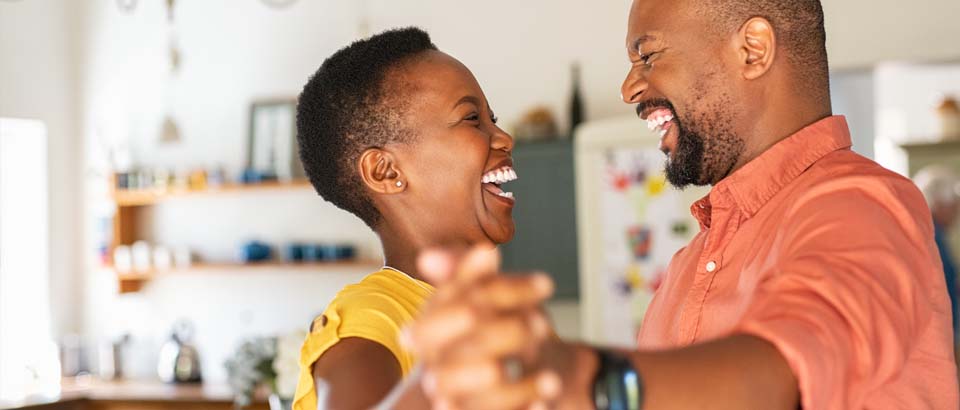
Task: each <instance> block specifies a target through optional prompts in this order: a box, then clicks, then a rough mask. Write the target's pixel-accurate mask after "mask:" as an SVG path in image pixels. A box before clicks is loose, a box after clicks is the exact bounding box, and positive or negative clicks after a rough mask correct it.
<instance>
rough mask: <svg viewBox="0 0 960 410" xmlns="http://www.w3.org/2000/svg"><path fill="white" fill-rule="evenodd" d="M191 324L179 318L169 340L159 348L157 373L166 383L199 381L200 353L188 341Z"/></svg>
mask: <svg viewBox="0 0 960 410" xmlns="http://www.w3.org/2000/svg"><path fill="white" fill-rule="evenodd" d="M193 332H194V329H193V325H192V324H191V323H190V322H188V321H186V320H180V321H177V322H176V323H175V324H174V325H173V331H172V332H171V334H170V340H167V342H166V343H164V344H163V347H161V348H160V359H159V361H158V363H157V374H158V375H159V376H160V380H162V381H164V382H166V383H199V382H200V381H201V380H202V378H201V376H200V353H199V352H198V351H197V348H196V347H194V346H193V345H192V344H191V343H190V339H191V338H193Z"/></svg>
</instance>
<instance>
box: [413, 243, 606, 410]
mask: <svg viewBox="0 0 960 410" xmlns="http://www.w3.org/2000/svg"><path fill="white" fill-rule="evenodd" d="M498 265H499V256H498V254H497V252H496V251H487V250H473V251H471V252H469V253H467V254H466V255H465V256H464V257H463V258H460V259H456V258H454V257H453V256H452V255H450V254H446V253H441V252H430V253H427V254H424V255H423V256H422V257H421V258H420V264H419V271H420V273H421V274H422V275H424V276H426V277H428V278H429V279H430V280H431V281H433V282H434V283H435V284H437V293H436V295H435V296H434V298H433V299H432V300H431V301H430V303H429V304H428V306H427V307H426V309H424V312H423V313H422V314H421V316H420V319H418V320H417V322H416V323H415V324H414V325H413V326H411V327H410V328H409V329H407V332H406V333H405V337H406V339H407V340H406V343H407V344H408V345H409V346H411V347H412V348H413V349H414V351H415V352H416V353H417V354H418V356H419V358H420V360H422V361H423V363H424V365H425V369H426V374H425V376H424V380H423V384H424V390H425V391H426V392H427V394H428V395H430V396H431V397H432V399H433V400H434V404H435V408H438V409H454V408H455V409H527V408H546V407H547V405H548V404H549V403H551V402H553V401H554V400H555V399H557V398H558V397H559V396H560V394H561V380H560V378H559V376H558V370H561V369H560V367H563V366H564V363H565V362H566V363H569V362H572V359H571V358H574V357H576V355H575V354H574V348H573V347H571V346H566V345H563V344H562V343H561V342H560V341H559V340H558V339H557V338H556V336H555V335H554V332H553V331H552V329H551V327H550V324H549V322H548V321H547V319H546V317H545V315H544V313H543V311H542V309H541V304H542V303H543V301H544V300H546V299H547V298H549V297H550V295H551V294H552V293H553V282H552V281H551V280H550V279H549V277H547V276H546V275H543V274H534V275H527V276H503V275H499V274H498V270H499V266H498ZM548 359H549V363H548ZM586 398H587V397H586V394H585V393H584V399H586Z"/></svg>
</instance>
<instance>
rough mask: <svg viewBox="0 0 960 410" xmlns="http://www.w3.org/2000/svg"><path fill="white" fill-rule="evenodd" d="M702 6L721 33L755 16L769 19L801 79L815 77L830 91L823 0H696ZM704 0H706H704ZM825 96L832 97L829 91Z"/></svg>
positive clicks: (812, 81)
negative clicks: (821, 1) (821, 0)
mask: <svg viewBox="0 0 960 410" xmlns="http://www.w3.org/2000/svg"><path fill="white" fill-rule="evenodd" d="M692 1H696V2H698V3H699V4H698V6H697V7H699V10H700V12H701V13H703V15H705V16H707V18H710V19H713V21H715V22H716V23H717V24H714V27H716V28H717V29H718V30H719V31H720V33H721V34H729V33H733V32H735V31H736V30H738V29H740V27H741V26H743V23H746V22H747V20H749V19H751V18H753V17H763V18H765V19H767V21H769V22H770V23H771V24H772V25H773V28H774V31H775V33H776V35H777V42H778V44H779V45H780V50H782V51H786V54H787V57H788V59H789V60H790V63H791V65H792V66H794V67H795V69H796V74H797V75H799V76H800V77H801V78H800V80H804V81H811V84H812V85H816V86H817V87H819V88H822V89H820V90H818V91H821V92H826V93H828V92H829V85H830V83H829V81H830V80H829V64H828V62H827V47H826V41H827V35H826V30H825V29H824V17H823V6H822V5H821V3H820V0H692ZM701 1H702V2H701ZM822 97H826V98H829V95H824V96H822Z"/></svg>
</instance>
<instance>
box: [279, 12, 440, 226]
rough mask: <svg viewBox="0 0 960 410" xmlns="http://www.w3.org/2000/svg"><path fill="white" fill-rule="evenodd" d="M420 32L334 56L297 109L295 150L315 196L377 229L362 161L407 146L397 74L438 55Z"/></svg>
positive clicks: (387, 36) (364, 43) (395, 34)
mask: <svg viewBox="0 0 960 410" xmlns="http://www.w3.org/2000/svg"><path fill="white" fill-rule="evenodd" d="M436 49H437V47H436V46H435V45H434V44H433V43H432V42H431V41H430V36H429V35H428V34H427V33H426V32H424V31H423V30H420V29H418V28H404V29H395V30H390V31H386V32H383V33H380V34H377V35H375V36H373V37H370V38H367V39H364V40H360V41H357V42H355V43H353V44H351V45H349V46H347V47H345V48H343V49H341V50H339V51H337V52H336V53H334V54H333V55H332V56H330V58H327V59H326V61H324V62H323V64H322V65H321V66H320V69H319V70H317V72H316V74H314V75H313V77H311V78H310V80H309V82H307V85H306V86H304V88H303V92H302V93H301V94H300V100H299V104H298V106H297V142H298V144H299V148H300V159H301V160H302V162H303V167H304V170H305V171H306V173H307V176H308V177H309V179H310V183H311V184H312V185H313V187H314V189H316V190H317V193H318V194H320V196H321V197H323V198H324V199H325V200H327V201H329V202H330V203H332V204H334V205H336V206H338V207H340V208H342V209H344V210H346V211H349V212H351V213H353V214H354V215H356V216H358V217H359V218H360V219H362V220H363V221H364V222H365V223H366V224H367V225H369V226H370V227H371V228H375V227H376V225H377V224H378V223H379V221H380V218H381V215H380V212H379V211H377V209H376V208H375V207H374V205H373V202H372V201H371V200H370V198H369V197H368V195H367V194H366V191H365V189H364V187H363V181H362V180H361V178H360V175H359V172H358V169H357V165H356V164H357V161H358V159H359V157H360V155H361V154H362V153H363V152H364V151H365V150H367V149H369V148H375V147H383V146H385V145H387V144H389V143H394V142H408V141H409V139H410V138H412V133H411V132H410V131H409V130H408V129H406V125H405V122H404V116H405V113H406V110H407V108H408V107H407V104H406V103H405V102H404V101H405V99H404V98H402V97H400V96H398V95H397V92H396V91H398V90H396V87H395V86H396V85H397V84H396V83H395V82H394V81H391V80H394V77H393V74H394V73H395V72H396V71H395V69H396V68H398V67H399V66H401V65H402V64H403V63H405V62H407V61H408V60H410V59H411V58H413V57H414V56H416V55H418V54H421V53H423V52H426V51H430V50H436Z"/></svg>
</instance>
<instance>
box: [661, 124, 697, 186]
mask: <svg viewBox="0 0 960 410" xmlns="http://www.w3.org/2000/svg"><path fill="white" fill-rule="evenodd" d="M674 118H677V117H676V113H674ZM677 125H678V126H677V131H678V137H677V148H676V150H674V151H673V152H671V153H668V154H667V162H666V164H665V165H664V171H666V174H667V181H670V184H671V185H673V186H675V187H677V188H678V189H684V188H686V187H687V186H689V185H703V184H702V183H701V180H702V179H701V176H702V175H703V173H704V169H703V151H704V139H703V137H702V136H700V134H698V133H696V132H691V131H689V130H688V129H686V128H685V127H684V126H683V123H682V122H681V121H680V120H679V119H677Z"/></svg>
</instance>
